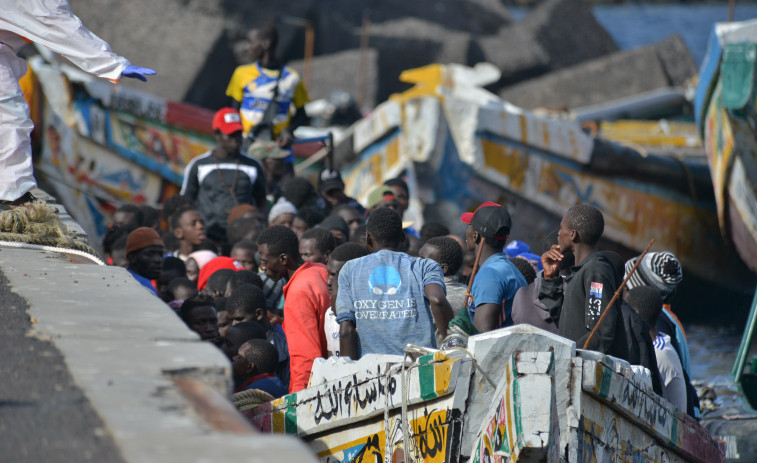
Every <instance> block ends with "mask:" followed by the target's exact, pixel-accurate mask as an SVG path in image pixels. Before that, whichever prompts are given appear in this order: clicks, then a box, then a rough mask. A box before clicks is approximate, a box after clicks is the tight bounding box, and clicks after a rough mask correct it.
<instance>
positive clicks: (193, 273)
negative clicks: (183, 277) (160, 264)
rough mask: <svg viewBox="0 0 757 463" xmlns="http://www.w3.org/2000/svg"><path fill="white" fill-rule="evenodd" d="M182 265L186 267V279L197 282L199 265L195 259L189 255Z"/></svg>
mask: <svg viewBox="0 0 757 463" xmlns="http://www.w3.org/2000/svg"><path fill="white" fill-rule="evenodd" d="M184 265H185V266H186V267H187V279H188V280H189V281H191V282H192V283H197V279H198V278H199V277H200V266H199V265H197V261H196V260H194V259H193V258H191V257H190V258H189V259H187V261H186V262H184Z"/></svg>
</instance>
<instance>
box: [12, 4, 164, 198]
mask: <svg viewBox="0 0 757 463" xmlns="http://www.w3.org/2000/svg"><path fill="white" fill-rule="evenodd" d="M0 5H1V6H0V9H1V10H2V15H0V121H1V122H0V211H1V210H4V209H10V208H13V207H16V206H19V205H22V204H25V203H29V202H31V201H32V200H33V199H34V198H32V196H31V194H30V193H29V192H30V191H31V190H32V189H33V188H35V187H36V186H37V183H36V181H35V180H34V173H33V168H32V148H31V141H30V139H29V135H30V134H31V132H32V129H33V128H34V124H33V123H32V120H31V118H30V117H29V105H28V104H27V103H26V100H25V99H24V94H23V93H22V92H21V87H20V86H19V84H18V81H19V79H21V78H22V77H23V76H24V74H26V70H27V68H26V62H25V61H24V60H23V59H21V58H19V57H18V56H16V52H17V51H19V50H20V49H21V48H22V47H23V46H24V45H26V44H27V43H29V42H35V43H39V44H41V45H44V46H45V47H47V48H49V49H50V50H52V51H54V52H56V53H60V54H61V55H63V56H65V57H66V58H68V59H69V61H71V62H72V63H74V64H75V65H77V66H78V67H80V68H81V69H83V70H84V71H86V72H89V73H90V74H94V75H96V76H98V77H104V78H106V79H109V80H111V81H113V82H117V81H118V80H119V79H120V78H121V77H131V78H135V79H139V80H141V81H147V78H146V77H145V76H147V75H152V74H155V71H153V70H152V69H146V68H140V67H137V66H132V65H131V64H130V63H129V61H128V60H127V59H126V58H124V57H122V56H118V55H116V54H115V53H113V52H112V51H111V49H110V45H108V44H107V43H106V42H104V41H103V40H102V39H100V38H99V37H97V36H96V35H95V34H93V33H92V32H90V31H89V30H88V29H87V28H86V27H84V25H83V24H82V22H81V20H80V19H79V18H77V17H76V16H74V14H73V13H72V12H71V8H70V7H69V5H68V1H67V0H38V1H34V2H30V1H28V0H6V1H3V2H1V3H0Z"/></svg>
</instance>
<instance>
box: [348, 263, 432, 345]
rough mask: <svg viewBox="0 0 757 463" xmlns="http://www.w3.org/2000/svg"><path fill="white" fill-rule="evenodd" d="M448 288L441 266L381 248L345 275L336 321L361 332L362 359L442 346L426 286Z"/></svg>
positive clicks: (349, 265)
mask: <svg viewBox="0 0 757 463" xmlns="http://www.w3.org/2000/svg"><path fill="white" fill-rule="evenodd" d="M432 283H435V284H438V285H439V286H441V287H442V289H445V287H444V275H443V274H442V269H441V267H440V266H439V264H438V263H436V262H434V261H433V260H430V259H420V258H417V257H410V256H408V255H407V254H405V253H402V252H394V251H387V250H381V251H378V252H376V253H374V254H369V255H367V256H365V257H361V258H359V259H354V260H351V261H349V262H347V263H346V264H344V267H342V270H341V271H340V272H339V292H338V295H337V300H336V309H337V310H336V313H337V315H336V321H337V322H338V323H341V322H343V321H351V322H353V323H355V328H356V329H357V334H358V339H359V347H360V351H361V355H365V354H395V355H403V354H404V349H405V345H406V344H416V345H420V346H424V347H432V348H435V347H436V340H435V338H434V320H433V317H432V316H431V308H430V304H429V301H428V299H427V298H426V295H425V293H424V288H425V287H426V286H427V285H430V284H432Z"/></svg>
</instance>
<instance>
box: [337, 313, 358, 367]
mask: <svg viewBox="0 0 757 463" xmlns="http://www.w3.org/2000/svg"><path fill="white" fill-rule="evenodd" d="M357 350H358V349H357V331H356V330H355V324H354V323H353V322H351V321H349V320H348V321H344V322H342V323H340V324H339V351H340V352H339V354H340V355H341V356H342V357H349V358H351V359H352V360H358V359H359V358H360V357H359V355H358V351H357Z"/></svg>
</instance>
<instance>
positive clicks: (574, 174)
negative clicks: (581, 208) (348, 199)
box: [344, 65, 754, 290]
mask: <svg viewBox="0 0 757 463" xmlns="http://www.w3.org/2000/svg"><path fill="white" fill-rule="evenodd" d="M475 72H476V69H471V68H465V67H463V66H455V65H446V66H441V65H431V66H428V67H426V68H421V69H418V70H412V71H409V72H408V73H409V75H407V76H405V80H406V81H409V82H412V83H415V84H416V87H414V88H413V89H411V90H408V92H406V93H405V94H401V95H398V96H396V97H395V98H393V99H390V101H387V102H386V103H383V104H381V105H379V106H378V107H377V108H376V109H375V110H374V111H373V113H372V114H371V115H370V116H369V117H367V118H366V119H364V120H362V121H360V122H358V123H357V124H356V126H355V132H354V138H353V151H354V152H355V153H356V157H355V159H354V160H353V161H352V163H351V165H350V166H349V167H347V168H345V169H344V171H345V175H344V178H345V182H346V184H347V194H349V195H350V196H352V197H355V198H357V199H358V200H362V199H365V198H366V197H367V194H368V193H369V192H370V190H371V188H372V187H373V186H374V185H377V184H380V183H381V182H383V181H384V180H386V179H388V178H391V177H392V176H395V175H398V174H400V173H402V172H404V173H406V177H408V178H409V180H410V181H409V183H410V187H411V189H414V193H415V195H411V196H416V197H417V200H416V201H415V202H414V201H411V203H410V209H409V212H408V214H410V220H413V221H414V222H415V223H416V224H419V223H421V222H422V219H423V217H424V214H425V215H430V216H431V217H434V220H441V221H443V222H448V223H449V224H451V225H454V224H455V223H456V222H457V220H456V217H459V214H460V213H461V212H464V211H469V210H473V209H475V207H476V206H478V205H479V204H481V203H482V202H484V201H487V200H491V201H501V202H503V203H505V204H506V205H507V207H508V209H509V210H510V212H511V215H512V216H513V223H514V225H513V229H512V231H511V236H513V237H515V238H517V239H520V240H524V241H526V242H529V244H531V245H532V247H534V248H535V249H540V248H541V242H542V239H543V238H544V237H545V236H546V235H547V234H548V232H551V231H552V230H555V229H556V228H557V224H558V223H559V220H560V218H561V217H562V215H563V214H564V213H565V211H567V209H569V208H570V207H571V206H573V205H575V204H578V203H581V202H583V203H589V204H592V205H595V206H597V207H598V208H600V209H601V210H602V212H603V214H604V217H605V233H604V237H605V238H607V240H608V241H610V242H612V243H615V245H617V246H618V247H621V248H624V249H626V250H632V252H634V251H635V252H640V251H641V250H642V249H644V248H645V247H646V245H647V243H648V242H649V240H650V238H654V239H655V241H656V244H655V249H665V250H669V251H672V252H673V253H675V254H676V256H677V257H678V258H679V259H680V260H681V262H682V264H683V266H684V269H685V271H686V272H687V273H688V274H693V275H696V276H698V277H700V278H702V279H703V280H706V281H710V282H716V283H717V284H719V285H721V286H724V287H726V288H730V289H737V290H743V288H744V287H750V288H751V287H752V280H753V279H754V275H753V274H752V273H751V272H749V271H748V270H747V269H746V267H745V266H744V265H743V263H741V262H740V259H739V257H738V255H737V254H736V253H735V252H733V251H732V250H729V249H727V248H726V247H725V246H724V241H723V239H722V238H721V236H720V233H719V229H718V221H717V214H716V205H715V201H714V198H713V197H712V189H711V187H710V186H709V180H708V179H707V176H708V173H707V166H706V163H705V162H704V156H701V157H700V158H698V159H697V160H692V161H689V160H688V159H683V160H677V159H672V158H669V157H664V156H657V155H654V154H647V155H642V154H640V153H639V152H637V151H635V150H633V149H631V148H627V147H622V146H619V145H615V144H613V143H610V142H607V141H604V140H601V139H595V138H592V137H590V136H589V135H587V134H586V133H585V132H584V131H583V130H582V129H581V127H580V126H579V124H578V123H576V122H574V121H572V120H560V119H553V118H549V117H546V116H540V115H537V114H534V113H532V112H528V111H524V110H521V109H520V108H517V107H514V106H512V105H510V104H508V103H507V102H505V101H502V100H501V99H499V98H498V97H496V95H493V94H490V93H489V92H487V91H485V90H483V89H482V88H479V87H477V86H475V85H470V84H469V80H473V78H472V77H471V74H475ZM674 173H675V174H678V177H679V179H680V181H676V180H675V179H674V178H673V174H674ZM702 178H704V179H705V180H704V181H701V179H702ZM693 183H696V186H694V187H691V185H692V184H693ZM702 185H705V187H706V191H705V190H704V189H703V188H702ZM429 211H431V212H429ZM439 211H441V212H439ZM437 217H439V218H437Z"/></svg>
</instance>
